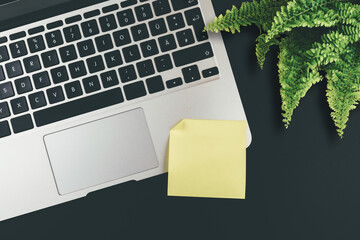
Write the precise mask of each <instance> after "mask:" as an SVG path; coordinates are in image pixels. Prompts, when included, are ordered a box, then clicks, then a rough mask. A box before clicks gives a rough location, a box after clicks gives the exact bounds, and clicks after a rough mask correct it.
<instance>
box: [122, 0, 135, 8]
mask: <svg viewBox="0 0 360 240" xmlns="http://www.w3.org/2000/svg"><path fill="white" fill-rule="evenodd" d="M136 3H137V0H126V1H124V2H121V4H120V5H121V7H122V8H125V7H129V6H131V5H135V4H136Z"/></svg>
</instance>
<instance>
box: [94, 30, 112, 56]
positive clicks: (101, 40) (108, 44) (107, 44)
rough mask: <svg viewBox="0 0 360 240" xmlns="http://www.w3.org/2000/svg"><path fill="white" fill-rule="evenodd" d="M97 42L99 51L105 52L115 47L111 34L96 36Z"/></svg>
mask: <svg viewBox="0 0 360 240" xmlns="http://www.w3.org/2000/svg"><path fill="white" fill-rule="evenodd" d="M95 42H96V46H97V49H98V51H99V52H104V51H107V50H109V49H112V48H113V47H114V45H113V43H112V40H111V36H110V34H106V35H104V36H100V37H97V38H95Z"/></svg>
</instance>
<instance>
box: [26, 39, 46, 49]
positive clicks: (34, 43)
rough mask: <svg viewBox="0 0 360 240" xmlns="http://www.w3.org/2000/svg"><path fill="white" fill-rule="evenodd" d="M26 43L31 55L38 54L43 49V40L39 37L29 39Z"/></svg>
mask: <svg viewBox="0 0 360 240" xmlns="http://www.w3.org/2000/svg"><path fill="white" fill-rule="evenodd" d="M27 43H28V46H29V50H30V52H31V53H35V52H39V51H42V50H44V49H45V42H44V38H43V37H42V36H41V35H39V36H36V37H32V38H29V39H28V40H27Z"/></svg>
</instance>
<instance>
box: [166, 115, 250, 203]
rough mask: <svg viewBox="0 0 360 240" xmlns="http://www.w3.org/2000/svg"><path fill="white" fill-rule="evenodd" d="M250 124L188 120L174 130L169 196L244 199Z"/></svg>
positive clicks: (171, 148)
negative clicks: (248, 125)
mask: <svg viewBox="0 0 360 240" xmlns="http://www.w3.org/2000/svg"><path fill="white" fill-rule="evenodd" d="M246 125H247V124H246V121H223V120H190V119H184V120H182V121H181V122H180V123H178V124H177V125H176V126H175V127H174V128H173V129H171V131H170V140H169V158H168V161H169V162H168V172H169V179H168V195H169V196H186V197H211V198H240V199H244V198H245V181H246Z"/></svg>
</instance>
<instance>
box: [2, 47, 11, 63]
mask: <svg viewBox="0 0 360 240" xmlns="http://www.w3.org/2000/svg"><path fill="white" fill-rule="evenodd" d="M7 60H9V53H8V50H7V48H6V46H1V47H0V63H1V62H5V61H7Z"/></svg>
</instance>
